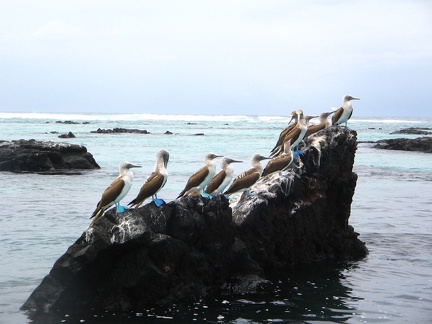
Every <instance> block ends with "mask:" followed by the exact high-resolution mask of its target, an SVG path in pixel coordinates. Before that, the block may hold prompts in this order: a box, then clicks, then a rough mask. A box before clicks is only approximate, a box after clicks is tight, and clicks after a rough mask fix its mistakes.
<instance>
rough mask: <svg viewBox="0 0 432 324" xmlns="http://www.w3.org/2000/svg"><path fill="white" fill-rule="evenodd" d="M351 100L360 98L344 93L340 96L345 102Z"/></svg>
mask: <svg viewBox="0 0 432 324" xmlns="http://www.w3.org/2000/svg"><path fill="white" fill-rule="evenodd" d="M351 100H360V98H355V97H353V96H351V95H349V94H347V95H345V96H344V97H343V98H342V102H344V103H345V102H347V101H351Z"/></svg>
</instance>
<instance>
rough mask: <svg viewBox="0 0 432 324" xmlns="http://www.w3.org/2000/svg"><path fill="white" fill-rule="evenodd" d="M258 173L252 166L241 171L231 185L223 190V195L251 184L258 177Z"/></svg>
mask: <svg viewBox="0 0 432 324" xmlns="http://www.w3.org/2000/svg"><path fill="white" fill-rule="evenodd" d="M259 177H260V174H259V172H258V170H257V169H255V168H252V169H249V170H248V171H245V172H243V173H242V174H240V175H239V176H238V177H237V178H235V179H234V181H233V183H232V184H231V186H230V187H229V188H228V190H227V191H225V193H224V195H230V194H233V193H235V192H237V191H239V190H241V189H246V188H249V187H250V186H252V185H253V184H254V183H255V182H257V180H258V179H259Z"/></svg>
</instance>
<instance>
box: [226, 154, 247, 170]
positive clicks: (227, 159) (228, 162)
mask: <svg viewBox="0 0 432 324" xmlns="http://www.w3.org/2000/svg"><path fill="white" fill-rule="evenodd" d="M242 162H243V161H238V160H233V159H230V158H229V157H223V158H222V159H221V161H220V167H221V169H226V168H227V167H228V166H229V165H230V164H231V163H242Z"/></svg>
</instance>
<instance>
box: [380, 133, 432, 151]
mask: <svg viewBox="0 0 432 324" xmlns="http://www.w3.org/2000/svg"><path fill="white" fill-rule="evenodd" d="M376 143H377V144H376V145H374V148H378V149H384V150H401V151H420V152H424V153H432V137H427V136H424V137H418V138H413V139H410V138H393V139H385V140H380V141H377V142H376Z"/></svg>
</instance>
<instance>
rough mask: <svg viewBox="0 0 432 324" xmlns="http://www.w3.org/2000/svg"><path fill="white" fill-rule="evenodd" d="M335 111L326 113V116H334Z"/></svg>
mask: <svg viewBox="0 0 432 324" xmlns="http://www.w3.org/2000/svg"><path fill="white" fill-rule="evenodd" d="M335 111H336V110H334V111H331V112H328V113H327V116H330V115H331V114H334V112H335Z"/></svg>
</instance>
